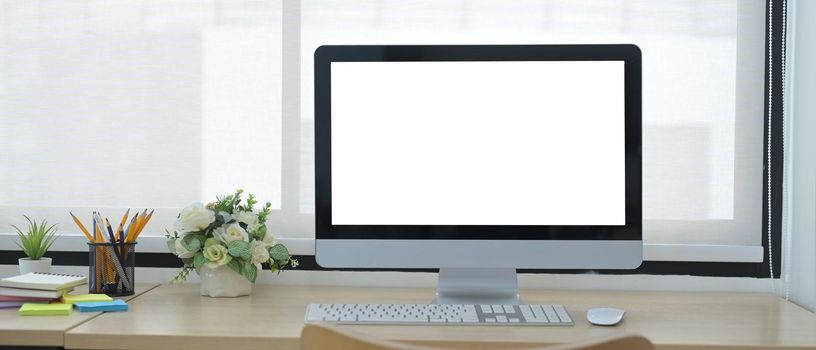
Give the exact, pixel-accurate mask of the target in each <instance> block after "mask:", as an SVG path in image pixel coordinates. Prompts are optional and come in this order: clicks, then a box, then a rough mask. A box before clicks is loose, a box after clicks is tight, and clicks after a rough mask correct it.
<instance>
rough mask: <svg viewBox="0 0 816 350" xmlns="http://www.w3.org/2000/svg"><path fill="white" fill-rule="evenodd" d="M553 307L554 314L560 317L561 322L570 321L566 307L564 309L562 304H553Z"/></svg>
mask: <svg viewBox="0 0 816 350" xmlns="http://www.w3.org/2000/svg"><path fill="white" fill-rule="evenodd" d="M553 308H554V309H555V314H556V315H558V318H560V319H561V322H565V323H572V319H571V318H570V317H569V314H568V313H567V309H565V308H564V306H563V305H553Z"/></svg>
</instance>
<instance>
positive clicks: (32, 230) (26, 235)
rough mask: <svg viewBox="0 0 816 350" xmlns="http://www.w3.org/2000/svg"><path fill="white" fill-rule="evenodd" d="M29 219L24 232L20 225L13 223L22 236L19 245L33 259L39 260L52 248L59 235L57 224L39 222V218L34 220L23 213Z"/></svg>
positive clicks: (18, 233)
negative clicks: (49, 224)
mask: <svg viewBox="0 0 816 350" xmlns="http://www.w3.org/2000/svg"><path fill="white" fill-rule="evenodd" d="M23 217H25V218H26V220H28V227H27V230H26V232H23V230H21V229H20V228H19V227H17V226H14V225H11V227H14V229H15V230H17V236H19V237H20V242H19V243H17V246H18V247H20V249H22V250H23V252H24V253H25V255H27V256H28V258H29V259H31V260H39V259H40V258H42V257H43V255H45V252H47V251H48V249H49V248H51V245H52V244H54V241H55V240H56V239H57V237H59V236H58V235H57V224H53V225H51V226H48V222H46V221H45V220H43V221H42V222H40V223H37V220H32V219H31V218H29V217H28V216H25V215H23Z"/></svg>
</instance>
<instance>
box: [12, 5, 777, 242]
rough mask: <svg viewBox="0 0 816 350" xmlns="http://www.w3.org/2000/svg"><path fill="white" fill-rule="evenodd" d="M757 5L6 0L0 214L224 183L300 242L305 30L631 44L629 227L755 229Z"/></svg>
mask: <svg viewBox="0 0 816 350" xmlns="http://www.w3.org/2000/svg"><path fill="white" fill-rule="evenodd" d="M764 19H765V6H764V2H763V1H756V0H747V1H737V0H717V1H693V0H678V1H670V2H653V1H635V0H619V1H600V0H597V1H567V0H542V1H512V2H510V1H500V0H478V1H476V0H441V1H427V0H425V1H416V0H413V1H405V0H399V1H397V0H393V1H392V0H367V1H354V2H349V1H328V0H304V1H295V0H283V1H250V0H236V1H219V2H207V3H202V2H198V1H173V2H147V1H141V2H140V1H133V2H116V3H110V2H82V3H63V2H7V3H6V4H5V9H4V11H3V12H2V13H1V14H0V21H2V23H0V31H2V36H0V74H2V75H1V76H2V79H0V101H2V103H0V124H2V128H0V146H2V147H3V149H4V150H6V152H5V153H6V157H4V158H5V159H6V161H4V162H3V165H2V167H0V183H2V184H3V186H0V224H6V223H19V222H20V221H21V220H23V219H22V217H21V215H22V214H28V215H31V216H35V217H46V218H48V219H49V220H50V221H52V222H60V223H62V232H64V233H71V232H73V231H75V228H74V227H73V225H72V224H71V222H70V220H69V219H70V218H69V217H68V216H67V211H69V210H73V211H75V212H79V213H82V212H85V213H89V212H90V211H91V210H101V211H102V212H103V214H106V215H110V216H115V215H116V214H119V215H121V213H122V212H123V211H124V210H125V209H126V208H145V207H147V208H158V209H157V216H156V217H155V218H154V220H153V221H152V222H151V226H152V227H149V228H148V229H149V232H146V233H145V234H144V235H151V234H154V235H161V234H163V228H171V227H172V221H173V219H174V217H175V215H176V214H177V212H178V210H179V209H180V208H181V207H183V206H185V205H187V204H189V203H191V202H194V201H202V202H206V201H210V200H212V199H213V198H214V197H215V195H217V194H223V193H229V192H231V191H232V190H234V189H235V188H237V187H241V188H244V189H245V190H247V191H248V192H252V193H255V194H256V195H258V197H259V198H260V199H261V200H263V201H270V202H271V203H272V204H273V208H274V209H275V211H274V213H273V215H272V217H271V222H270V224H271V226H272V229H273V230H274V231H275V233H276V234H277V235H278V236H279V237H299V238H306V239H308V238H310V237H313V235H314V225H313V215H314V200H313V198H314V188H313V185H314V177H313V162H314V159H313V142H314V139H313V132H312V130H313V103H314V102H313V96H312V94H313V88H314V87H313V84H312V81H313V75H312V67H313V62H312V53H313V52H314V49H315V48H316V47H318V46H319V45H324V44H558V43H634V44H637V45H638V46H640V47H641V49H642V51H643V89H644V90H643V101H644V105H643V113H644V114H643V117H644V144H643V150H644V152H643V154H644V219H645V222H644V240H645V243H647V244H670V245H671V244H679V245H728V246H760V245H761V233H762V224H761V223H762V220H761V216H762V214H761V210H762V157H763V153H762V152H763V148H762V147H763V146H762V140H763V130H762V128H763V101H764V95H763V91H764V65H765V63H764V62H765V61H764V59H765V52H764V49H765V46H764V40H765V20H764ZM0 231H3V230H2V229H0ZM76 233H78V232H76Z"/></svg>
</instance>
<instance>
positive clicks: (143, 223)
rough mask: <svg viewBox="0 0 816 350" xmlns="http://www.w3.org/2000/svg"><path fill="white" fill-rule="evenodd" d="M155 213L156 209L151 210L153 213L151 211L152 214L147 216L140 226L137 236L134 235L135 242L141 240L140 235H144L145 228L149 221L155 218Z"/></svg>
mask: <svg viewBox="0 0 816 350" xmlns="http://www.w3.org/2000/svg"><path fill="white" fill-rule="evenodd" d="M154 211H155V209H154V210H151V211H150V214H147V217H145V219H144V220H143V221H142V224H141V225H140V226H139V230H138V231H136V234H134V235H133V240H134V241H135V240H136V239H137V238H139V235H140V234H141V233H142V230H144V228H145V226H147V222H148V221H150V218H151V217H153V212H154ZM145 212H147V209H145Z"/></svg>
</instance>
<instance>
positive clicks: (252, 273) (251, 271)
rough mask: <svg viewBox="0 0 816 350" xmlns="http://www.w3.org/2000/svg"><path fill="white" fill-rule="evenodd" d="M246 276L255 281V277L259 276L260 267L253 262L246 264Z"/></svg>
mask: <svg viewBox="0 0 816 350" xmlns="http://www.w3.org/2000/svg"><path fill="white" fill-rule="evenodd" d="M244 277H246V278H247V279H248V280H249V281H250V282H252V283H255V279H256V278H258V268H257V267H256V266H255V265H253V264H246V265H244Z"/></svg>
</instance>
